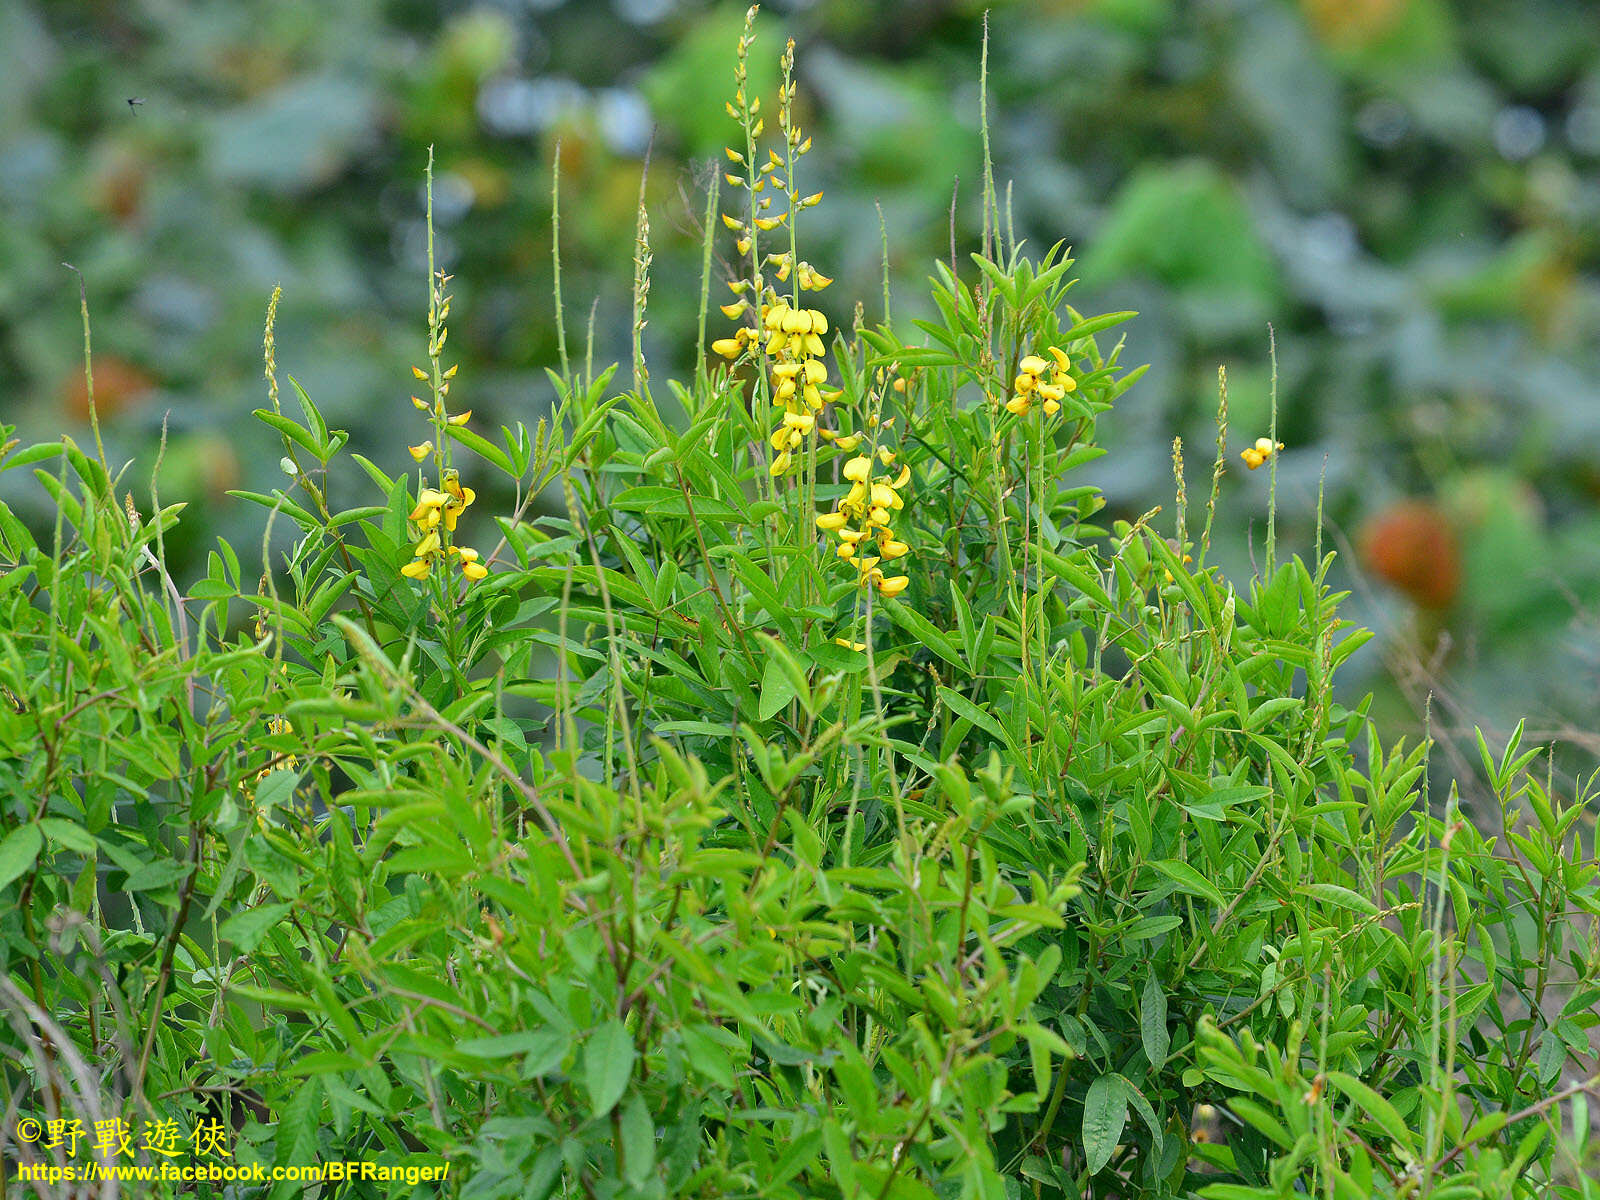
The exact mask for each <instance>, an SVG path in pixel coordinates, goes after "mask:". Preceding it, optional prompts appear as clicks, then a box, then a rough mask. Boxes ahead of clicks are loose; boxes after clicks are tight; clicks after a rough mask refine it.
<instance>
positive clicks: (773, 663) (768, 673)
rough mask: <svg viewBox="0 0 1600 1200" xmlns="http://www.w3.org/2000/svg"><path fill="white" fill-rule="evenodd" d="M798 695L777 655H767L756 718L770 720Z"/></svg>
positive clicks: (762, 673)
mask: <svg viewBox="0 0 1600 1200" xmlns="http://www.w3.org/2000/svg"><path fill="white" fill-rule="evenodd" d="M799 694H800V693H799V692H798V691H797V690H796V689H795V686H794V681H793V680H791V679H790V678H789V672H788V671H786V670H784V668H783V664H782V663H781V662H780V661H779V660H778V657H777V655H775V654H768V655H767V665H766V667H765V668H764V669H763V670H762V672H761V703H760V705H759V707H757V709H756V716H757V718H758V719H760V720H762V721H770V720H772V718H773V717H774V716H776V715H777V713H778V711H779V710H780V709H782V708H783V706H784V705H786V704H788V703H789V701H791V700H793V699H794V698H795V697H796V696H798V695H799Z"/></svg>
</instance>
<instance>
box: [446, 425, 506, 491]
mask: <svg viewBox="0 0 1600 1200" xmlns="http://www.w3.org/2000/svg"><path fill="white" fill-rule="evenodd" d="M445 432H446V433H448V434H449V435H450V436H451V437H452V438H453V439H454V440H455V441H458V442H460V443H461V444H462V445H463V446H465V447H466V448H467V449H468V450H471V451H472V452H473V453H474V454H476V455H477V456H478V457H479V458H482V459H484V460H485V461H487V462H492V463H493V464H494V465H495V466H497V467H499V468H500V469H501V470H502V471H504V472H505V473H506V474H507V475H510V476H511V477H512V478H516V474H517V468H516V467H515V466H513V465H512V463H511V456H510V455H508V454H507V453H506V452H505V451H504V450H502V449H500V447H499V446H496V445H495V444H494V443H493V442H491V441H488V440H487V439H485V438H482V437H479V436H478V435H477V434H475V433H473V432H472V430H470V429H468V428H467V427H466V426H465V425H447V426H445Z"/></svg>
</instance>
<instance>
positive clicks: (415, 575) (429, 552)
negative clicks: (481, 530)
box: [400, 271, 489, 582]
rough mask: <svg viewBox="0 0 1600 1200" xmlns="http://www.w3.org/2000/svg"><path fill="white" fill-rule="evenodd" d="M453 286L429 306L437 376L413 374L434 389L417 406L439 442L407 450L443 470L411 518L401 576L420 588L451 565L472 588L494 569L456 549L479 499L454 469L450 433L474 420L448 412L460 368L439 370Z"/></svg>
mask: <svg viewBox="0 0 1600 1200" xmlns="http://www.w3.org/2000/svg"><path fill="white" fill-rule="evenodd" d="M449 281H450V276H448V275H446V274H444V272H442V271H441V272H440V273H439V274H438V275H437V277H436V278H435V280H434V283H433V287H432V289H431V296H430V303H429V306H428V358H429V360H430V366H431V368H432V370H431V372H430V371H426V370H423V368H421V367H412V368H411V374H412V375H413V376H414V377H415V378H416V379H418V380H420V381H422V382H429V381H431V382H432V383H433V399H432V402H431V403H430V402H429V401H427V400H424V399H422V398H421V397H420V396H413V397H411V404H412V407H414V408H415V409H417V411H418V412H423V413H427V414H428V418H429V420H430V422H431V423H432V425H433V430H434V437H433V438H430V439H428V440H426V441H424V442H422V443H421V444H420V445H416V446H409V447H407V449H408V450H409V451H410V453H411V457H412V458H413V459H415V460H416V461H417V462H419V463H420V462H422V461H423V460H424V459H427V458H429V457H430V456H431V457H432V458H433V459H434V464H435V466H436V467H437V468H438V470H439V486H438V487H436V488H431V487H424V488H422V489H421V490H420V491H419V492H418V494H417V504H416V507H415V508H413V509H412V510H411V513H410V515H409V516H408V517H407V520H409V521H410V522H411V525H412V529H413V536H414V537H415V538H416V541H415V543H414V544H413V545H412V547H411V555H412V557H411V561H410V562H408V563H406V565H405V566H403V567H401V568H400V574H402V575H404V576H405V577H406V578H408V579H415V580H417V581H419V582H420V581H422V580H424V579H427V578H428V577H429V576H430V575H432V574H433V569H434V567H435V566H437V565H438V564H439V563H440V562H442V561H445V560H447V559H448V560H453V561H455V562H457V563H459V564H460V566H461V574H462V575H463V576H464V577H465V578H466V579H467V581H468V582H476V581H477V580H479V579H482V578H484V577H485V576H486V575H488V574H489V569H488V568H487V567H485V566H484V565H483V564H482V563H480V562H479V561H478V552H477V551H476V550H473V549H471V548H470V547H466V546H457V545H455V544H454V536H455V532H456V523H457V522H458V521H459V520H460V519H461V514H462V513H464V512H466V511H467V509H468V508H470V507H471V506H472V502H473V501H474V500H476V499H477V498H478V495H477V493H476V492H474V491H473V490H472V489H471V488H469V487H463V486H462V483H461V477H460V475H459V474H458V473H457V472H456V471H455V470H453V469H452V468H451V467H450V466H449V446H450V440H449V437H448V435H447V434H446V430H447V429H449V428H450V427H452V426H455V427H458V428H459V427H460V426H462V425H465V424H466V423H467V421H468V420H469V419H470V418H471V417H472V410H471V409H467V410H465V411H463V412H459V413H451V412H450V411H449V410H448V409H447V408H446V406H445V401H446V399H447V398H448V397H449V395H450V381H451V380H452V379H454V378H455V374H456V368H455V367H453V366H452V367H450V368H449V369H448V370H441V369H440V365H439V356H440V354H441V352H442V351H443V349H444V343H445V338H446V337H447V336H449V330H448V329H446V327H445V324H444V320H445V317H447V316H448V315H449V313H450V297H449V296H448V295H446V294H445V290H444V285H445V284H446V283H448V282H449Z"/></svg>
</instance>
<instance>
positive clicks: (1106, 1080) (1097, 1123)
mask: <svg viewBox="0 0 1600 1200" xmlns="http://www.w3.org/2000/svg"><path fill="white" fill-rule="evenodd" d="M1127 1121H1128V1097H1127V1094H1126V1093H1125V1092H1124V1091H1123V1088H1122V1081H1121V1080H1120V1079H1119V1078H1118V1077H1117V1076H1116V1075H1114V1074H1113V1075H1102V1076H1100V1078H1099V1079H1096V1080H1095V1081H1094V1082H1093V1083H1091V1084H1090V1085H1089V1092H1088V1094H1087V1095H1086V1096H1084V1098H1083V1154H1084V1158H1085V1160H1086V1164H1087V1166H1088V1168H1089V1174H1091V1175H1098V1174H1099V1173H1100V1172H1101V1171H1102V1170H1104V1169H1105V1165H1106V1164H1107V1163H1108V1162H1110V1161H1111V1154H1112V1152H1113V1151H1114V1150H1116V1148H1117V1143H1118V1142H1119V1141H1121V1140H1122V1127H1123V1126H1124V1125H1125V1124H1127Z"/></svg>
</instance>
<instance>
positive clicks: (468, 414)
mask: <svg viewBox="0 0 1600 1200" xmlns="http://www.w3.org/2000/svg"><path fill="white" fill-rule="evenodd" d="M470 420H472V410H471V409H470V408H469V409H467V410H466V411H465V412H458V413H457V414H456V415H455V416H453V417H451V418H450V421H449V424H451V425H465V424H466V423H467V422H468V421H470Z"/></svg>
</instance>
